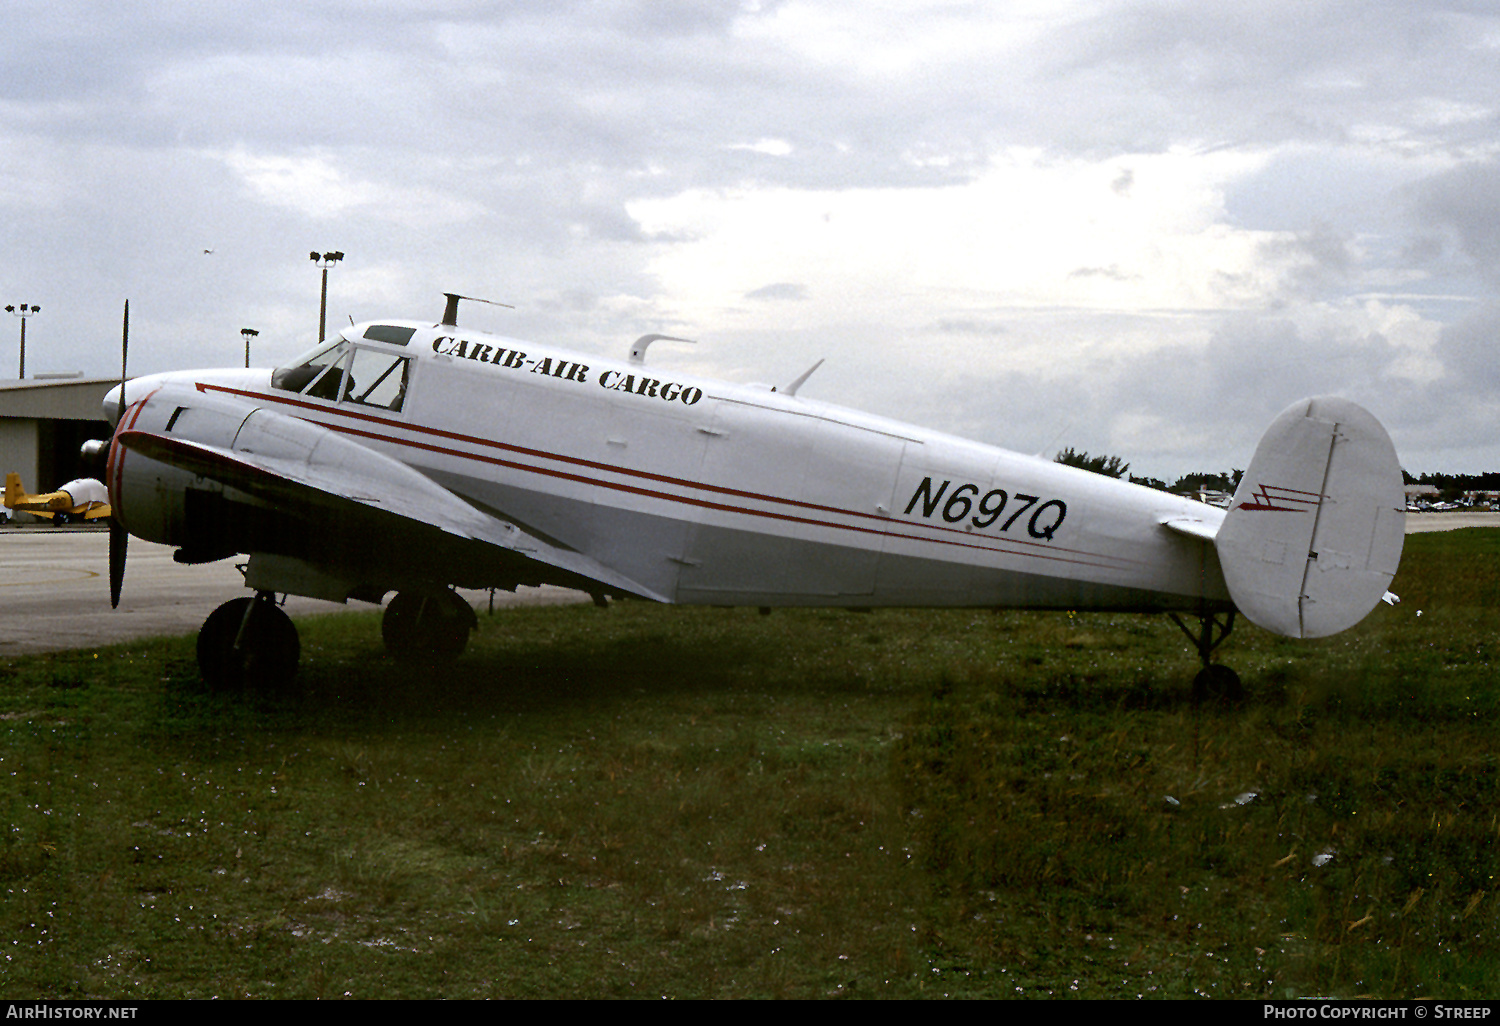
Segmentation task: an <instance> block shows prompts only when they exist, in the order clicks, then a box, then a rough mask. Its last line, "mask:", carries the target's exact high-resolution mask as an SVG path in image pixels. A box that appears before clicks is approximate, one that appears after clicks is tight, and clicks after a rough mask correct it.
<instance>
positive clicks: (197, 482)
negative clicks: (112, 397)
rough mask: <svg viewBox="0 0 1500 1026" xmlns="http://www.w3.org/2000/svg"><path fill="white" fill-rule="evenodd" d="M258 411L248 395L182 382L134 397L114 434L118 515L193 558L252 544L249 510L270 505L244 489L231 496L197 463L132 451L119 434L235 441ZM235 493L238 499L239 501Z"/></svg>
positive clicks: (110, 474)
mask: <svg viewBox="0 0 1500 1026" xmlns="http://www.w3.org/2000/svg"><path fill="white" fill-rule="evenodd" d="M255 412H256V411H255V410H254V409H253V408H248V407H246V405H245V404H244V403H242V402H236V401H233V400H225V399H220V398H218V397H216V396H213V395H210V394H206V393H203V392H200V391H198V390H196V389H190V388H186V387H183V386H179V385H173V386H166V387H163V388H159V389H157V390H156V391H154V392H152V393H151V394H150V395H148V396H147V397H146V398H145V399H143V400H141V401H140V402H137V403H134V404H132V405H131V406H130V407H129V408H128V409H126V411H125V413H124V415H123V416H122V417H121V418H120V422H119V424H118V426H117V427H116V429H115V436H116V437H115V438H113V439H111V442H110V447H109V458H108V464H107V467H106V471H105V478H104V480H105V484H106V486H107V487H108V489H109V498H110V506H111V509H112V510H113V513H114V516H115V518H116V519H117V520H118V521H119V522H120V523H121V524H122V525H123V526H124V527H125V529H126V530H128V531H129V532H130V533H131V534H133V535H135V536H136V537H138V538H144V539H146V540H147V541H153V542H159V543H161V544H163V545H171V546H175V547H177V548H179V549H182V550H184V556H185V557H186V558H188V559H189V560H196V559H201V558H221V557H223V556H228V555H233V554H234V553H236V552H242V551H246V547H245V545H244V541H245V539H244V538H242V537H238V536H239V535H243V534H244V533H245V532H244V528H245V526H246V524H245V523H244V521H245V519H246V518H245V515H244V513H243V512H241V513H238V514H233V515H231V514H230V513H229V512H228V510H229V509H230V508H237V509H241V510H247V509H254V508H256V507H259V508H262V509H265V510H267V511H268V512H269V507H267V506H266V505H265V504H264V503H261V502H259V501H258V500H255V499H252V498H251V497H249V496H244V495H230V496H226V495H225V491H226V489H225V488H224V486H223V485H221V484H219V483H218V482H216V481H211V480H208V479H206V478H202V477H199V476H198V475H196V474H194V473H192V472H191V471H187V470H182V469H179V468H177V467H173V466H169V465H168V464H165V463H161V462H159V461H157V460H154V459H151V458H149V457H147V456H143V455H141V454H140V453H138V452H131V451H129V450H127V449H126V448H125V447H124V446H122V445H121V444H120V442H119V439H118V436H119V435H120V434H121V433H122V432H124V431H130V430H137V431H150V432H153V433H158V434H164V435H177V436H179V437H183V438H191V439H192V440H193V441H196V442H203V443H206V444H209V445H216V446H222V447H224V448H230V447H232V446H233V444H234V441H235V439H236V437H238V435H239V433H240V429H241V428H242V427H243V426H244V423H245V421H246V420H248V419H249V418H250V417H251V416H252V415H253V414H254V413H255ZM230 500H233V501H232V503H231V501H230Z"/></svg>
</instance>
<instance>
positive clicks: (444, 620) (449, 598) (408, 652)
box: [380, 590, 479, 663]
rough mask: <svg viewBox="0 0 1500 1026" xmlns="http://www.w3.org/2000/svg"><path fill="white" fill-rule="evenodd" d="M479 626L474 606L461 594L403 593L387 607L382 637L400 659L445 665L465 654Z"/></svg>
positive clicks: (390, 651) (387, 649)
mask: <svg viewBox="0 0 1500 1026" xmlns="http://www.w3.org/2000/svg"><path fill="white" fill-rule="evenodd" d="M478 623H479V619H478V617H476V616H475V615H474V609H473V607H472V606H470V605H469V604H468V603H467V602H465V601H464V600H463V598H462V597H460V596H459V595H458V593H457V592H454V591H452V590H449V591H442V592H437V593H422V592H410V591H403V592H400V593H398V594H397V595H396V597H395V598H393V599H391V603H390V605H388V606H386V609H385V617H384V619H382V620H381V622H380V636H381V639H382V640H383V641H384V642H385V648H386V651H387V652H389V653H390V654H391V655H392V656H393V657H394V658H396V659H400V660H402V661H404V662H428V663H445V662H452V661H453V660H454V659H457V658H458V657H459V656H461V655H463V652H464V649H465V648H467V647H468V645H469V632H470V631H471V630H473V629H474V628H475V627H476V626H477V625H478Z"/></svg>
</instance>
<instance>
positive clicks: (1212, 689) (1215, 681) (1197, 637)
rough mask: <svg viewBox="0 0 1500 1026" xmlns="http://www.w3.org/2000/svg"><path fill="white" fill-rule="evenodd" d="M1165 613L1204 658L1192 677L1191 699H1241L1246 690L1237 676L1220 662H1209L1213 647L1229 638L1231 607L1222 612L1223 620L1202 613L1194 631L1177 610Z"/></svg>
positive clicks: (1231, 621)
mask: <svg viewBox="0 0 1500 1026" xmlns="http://www.w3.org/2000/svg"><path fill="white" fill-rule="evenodd" d="M1167 615H1168V616H1170V617H1171V618H1172V622H1173V623H1175V624H1176V625H1177V626H1178V627H1180V628H1182V633H1184V634H1186V635H1187V636H1188V639H1189V640H1191V641H1192V643H1193V647H1195V648H1196V649H1197V650H1198V658H1199V659H1201V660H1203V669H1201V670H1199V671H1198V675H1197V676H1196V677H1194V678H1193V701H1194V702H1201V701H1203V700H1205V699H1208V700H1210V701H1236V700H1238V699H1239V698H1241V697H1242V696H1243V695H1244V693H1245V689H1244V687H1243V686H1242V685H1241V684H1240V675H1239V674H1237V673H1235V672H1234V671H1233V670H1231V669H1230V668H1229V667H1227V666H1225V665H1224V664H1223V663H1215V662H1211V661H1210V657H1211V656H1212V655H1213V651H1214V649H1216V648H1218V647H1219V646H1220V645H1221V644H1223V643H1224V639H1225V638H1227V637H1229V632H1230V631H1232V630H1234V610H1233V609H1231V610H1230V611H1229V612H1227V613H1225V614H1224V618H1223V619H1222V620H1220V619H1219V618H1218V617H1217V616H1215V615H1214V614H1212V613H1203V614H1201V615H1200V616H1199V617H1198V630H1197V631H1196V632H1195V631H1194V630H1193V629H1192V628H1191V627H1189V626H1188V625H1187V624H1185V623H1183V621H1182V617H1180V616H1178V615H1177V614H1176V613H1168V614H1167Z"/></svg>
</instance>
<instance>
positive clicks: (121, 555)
mask: <svg viewBox="0 0 1500 1026" xmlns="http://www.w3.org/2000/svg"><path fill="white" fill-rule="evenodd" d="M129 349H130V300H128V299H127V300H125V317H124V321H123V323H122V324H121V326H120V410H119V413H118V414H117V415H116V416H115V426H116V427H118V426H119V423H120V420H121V419H122V418H123V417H124V416H125V359H126V354H127V353H128V352H129ZM108 451H109V449H108V446H106V447H105V452H106V453H108ZM109 499H110V505H111V506H112V507H113V511H112V512H111V515H110V518H109V608H111V609H119V608H120V588H121V586H123V585H124V583H125V544H126V543H127V542H128V541H130V532H129V531H127V530H125V525H124V524H122V523H121V522H120V516H119V513H118V510H119V508H120V507H119V505H118V496H115V495H111V496H110V497H109Z"/></svg>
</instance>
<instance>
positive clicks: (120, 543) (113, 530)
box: [109, 517, 130, 609]
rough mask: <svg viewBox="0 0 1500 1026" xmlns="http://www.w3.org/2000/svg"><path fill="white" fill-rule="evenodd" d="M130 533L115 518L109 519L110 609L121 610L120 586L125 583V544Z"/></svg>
mask: <svg viewBox="0 0 1500 1026" xmlns="http://www.w3.org/2000/svg"><path fill="white" fill-rule="evenodd" d="M129 540H130V532H129V531H127V530H125V525H124V524H122V523H120V521H119V520H117V519H116V518H114V517H110V518H109V608H111V609H119V608H120V586H121V585H122V584H124V583H125V543H126V542H127V541H129Z"/></svg>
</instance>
